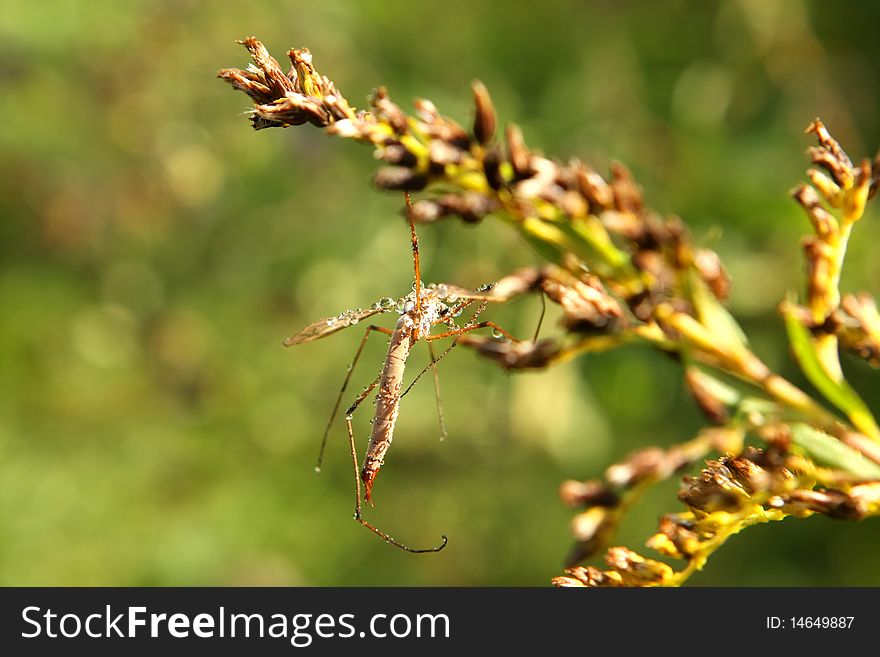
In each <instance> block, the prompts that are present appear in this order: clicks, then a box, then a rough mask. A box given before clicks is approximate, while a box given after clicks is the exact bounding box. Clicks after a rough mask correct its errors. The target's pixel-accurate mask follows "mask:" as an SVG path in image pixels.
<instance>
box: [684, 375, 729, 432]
mask: <svg viewBox="0 0 880 657" xmlns="http://www.w3.org/2000/svg"><path fill="white" fill-rule="evenodd" d="M684 380H685V383H686V384H687V387H688V389H689V390H690V391H691V394H692V395H693V397H694V400H695V401H696V402H697V405H698V406H699V407H700V410H702V411H703V414H704V415H705V416H706V417H707V418H708V419H709V421H710V422H713V423H714V424H726V423H727V422H728V420H730V412H729V411H728V409H727V405H726V404H725V403H724V402H723V401H722V400H720V399H719V398H718V397H717V396H716V395H715V392H714V390H713V388H712V386H711V385H708V383H707V380H706V376H705V374H703V372H702V371H701V370H700V369H699V368H697V367H688V368H687V369H686V370H685V374H684Z"/></svg>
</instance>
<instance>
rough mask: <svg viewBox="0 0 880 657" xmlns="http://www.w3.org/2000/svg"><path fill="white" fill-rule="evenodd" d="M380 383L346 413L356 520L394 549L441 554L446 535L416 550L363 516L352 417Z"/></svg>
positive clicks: (359, 398)
mask: <svg viewBox="0 0 880 657" xmlns="http://www.w3.org/2000/svg"><path fill="white" fill-rule="evenodd" d="M378 382H379V379H378V377H377V378H376V379H375V381H374V382H373V385H372V386H370V388H369V389H368V390H365V391H364V392H363V393H361V395H359V396H358V399H356V400H355V403H354V404H352V405H351V406H350V407H349V408H348V410H347V411H346V415H345V425H346V427H347V428H348V445H349V447H350V449H351V463H352V466H353V467H354V491H355V502H354V504H355V505H354V519H355V520H357V521H358V522H359V523H360V524H362V525H363V526H364V527H366V528H367V529H369V530H370V531H371V532H373V533H374V534H376V536H378V537H379V538H381V539H382V540H383V541H385V542H386V543H390V544H391V545H393V546H394V547H398V548H400V549H401V550H405V551H406V552H412V553H413V554H423V553H425V552H439V551H440V550H442V549H443V548H445V547H446V543H447V541H448V540H449V539H448V538H447V537H446V534H441V535H440V538H441V542H440V545H436V546H434V547H431V548H422V549H414V548H411V547H409V546H407V545H404V544H403V543H401V542H400V541H398V540H396V539H394V538H392V537H391V536H390V535H388V534H386V533H385V532H383V531H382V530H381V529H379V528H378V527H376V526H375V525H373V524H371V523H370V522H368V521H367V520H364V518H363V516H362V515H361V475H360V466H358V460H357V448H356V447H355V444H354V429H353V428H352V426H351V415H352V413H354V411H355V410H356V409H357V407H358V405H360V403H361V402H362V401H363V400H364V399H366V397H367V395H368V394H369V392H370V390H372V389H373V388H374V387H375V386H376V385H377V384H378Z"/></svg>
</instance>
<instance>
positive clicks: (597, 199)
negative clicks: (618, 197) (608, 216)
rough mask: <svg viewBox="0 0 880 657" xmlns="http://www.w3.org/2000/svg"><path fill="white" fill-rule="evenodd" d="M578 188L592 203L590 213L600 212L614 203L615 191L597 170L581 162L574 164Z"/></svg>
mask: <svg viewBox="0 0 880 657" xmlns="http://www.w3.org/2000/svg"><path fill="white" fill-rule="evenodd" d="M574 170H575V176H576V179H577V185H578V189H579V190H580V193H581V194H582V195H583V197H584V198H585V199H587V202H588V203H589V204H590V213H591V214H599V213H600V212H602V211H603V210H607V209H609V208H610V207H611V206H612V204H613V203H614V192H613V191H612V190H611V187H609V186H608V183H606V182H605V180H603V178H602V176H600V175H599V174H598V173H597V172H596V171H595V170H593V169H591V168H590V167H588V166H586V165H585V164H583V163H581V162H577V163H575V165H574Z"/></svg>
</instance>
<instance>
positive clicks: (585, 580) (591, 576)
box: [553, 566, 623, 588]
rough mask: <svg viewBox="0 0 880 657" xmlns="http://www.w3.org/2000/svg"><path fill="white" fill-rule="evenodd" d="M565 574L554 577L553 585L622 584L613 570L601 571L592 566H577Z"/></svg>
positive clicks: (591, 585)
mask: <svg viewBox="0 0 880 657" xmlns="http://www.w3.org/2000/svg"><path fill="white" fill-rule="evenodd" d="M565 572H566V573H567V576H565V577H554V578H553V585H554V586H557V587H579V588H582V587H590V588H607V587H617V586H623V578H622V577H621V576H620V574H619V573H616V572H614V571H610V572H609V571H603V570H599V569H598V568H594V567H593V566H586V567H584V566H577V567H575V568H568V569H566V571H565Z"/></svg>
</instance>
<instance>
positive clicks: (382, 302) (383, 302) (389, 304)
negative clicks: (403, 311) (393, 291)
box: [379, 297, 395, 310]
mask: <svg viewBox="0 0 880 657" xmlns="http://www.w3.org/2000/svg"><path fill="white" fill-rule="evenodd" d="M394 303H395V301H394V299H392V298H391V297H382V298H381V299H379V307H380V308H382V309H384V310H390V309H391V308H393V307H394Z"/></svg>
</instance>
